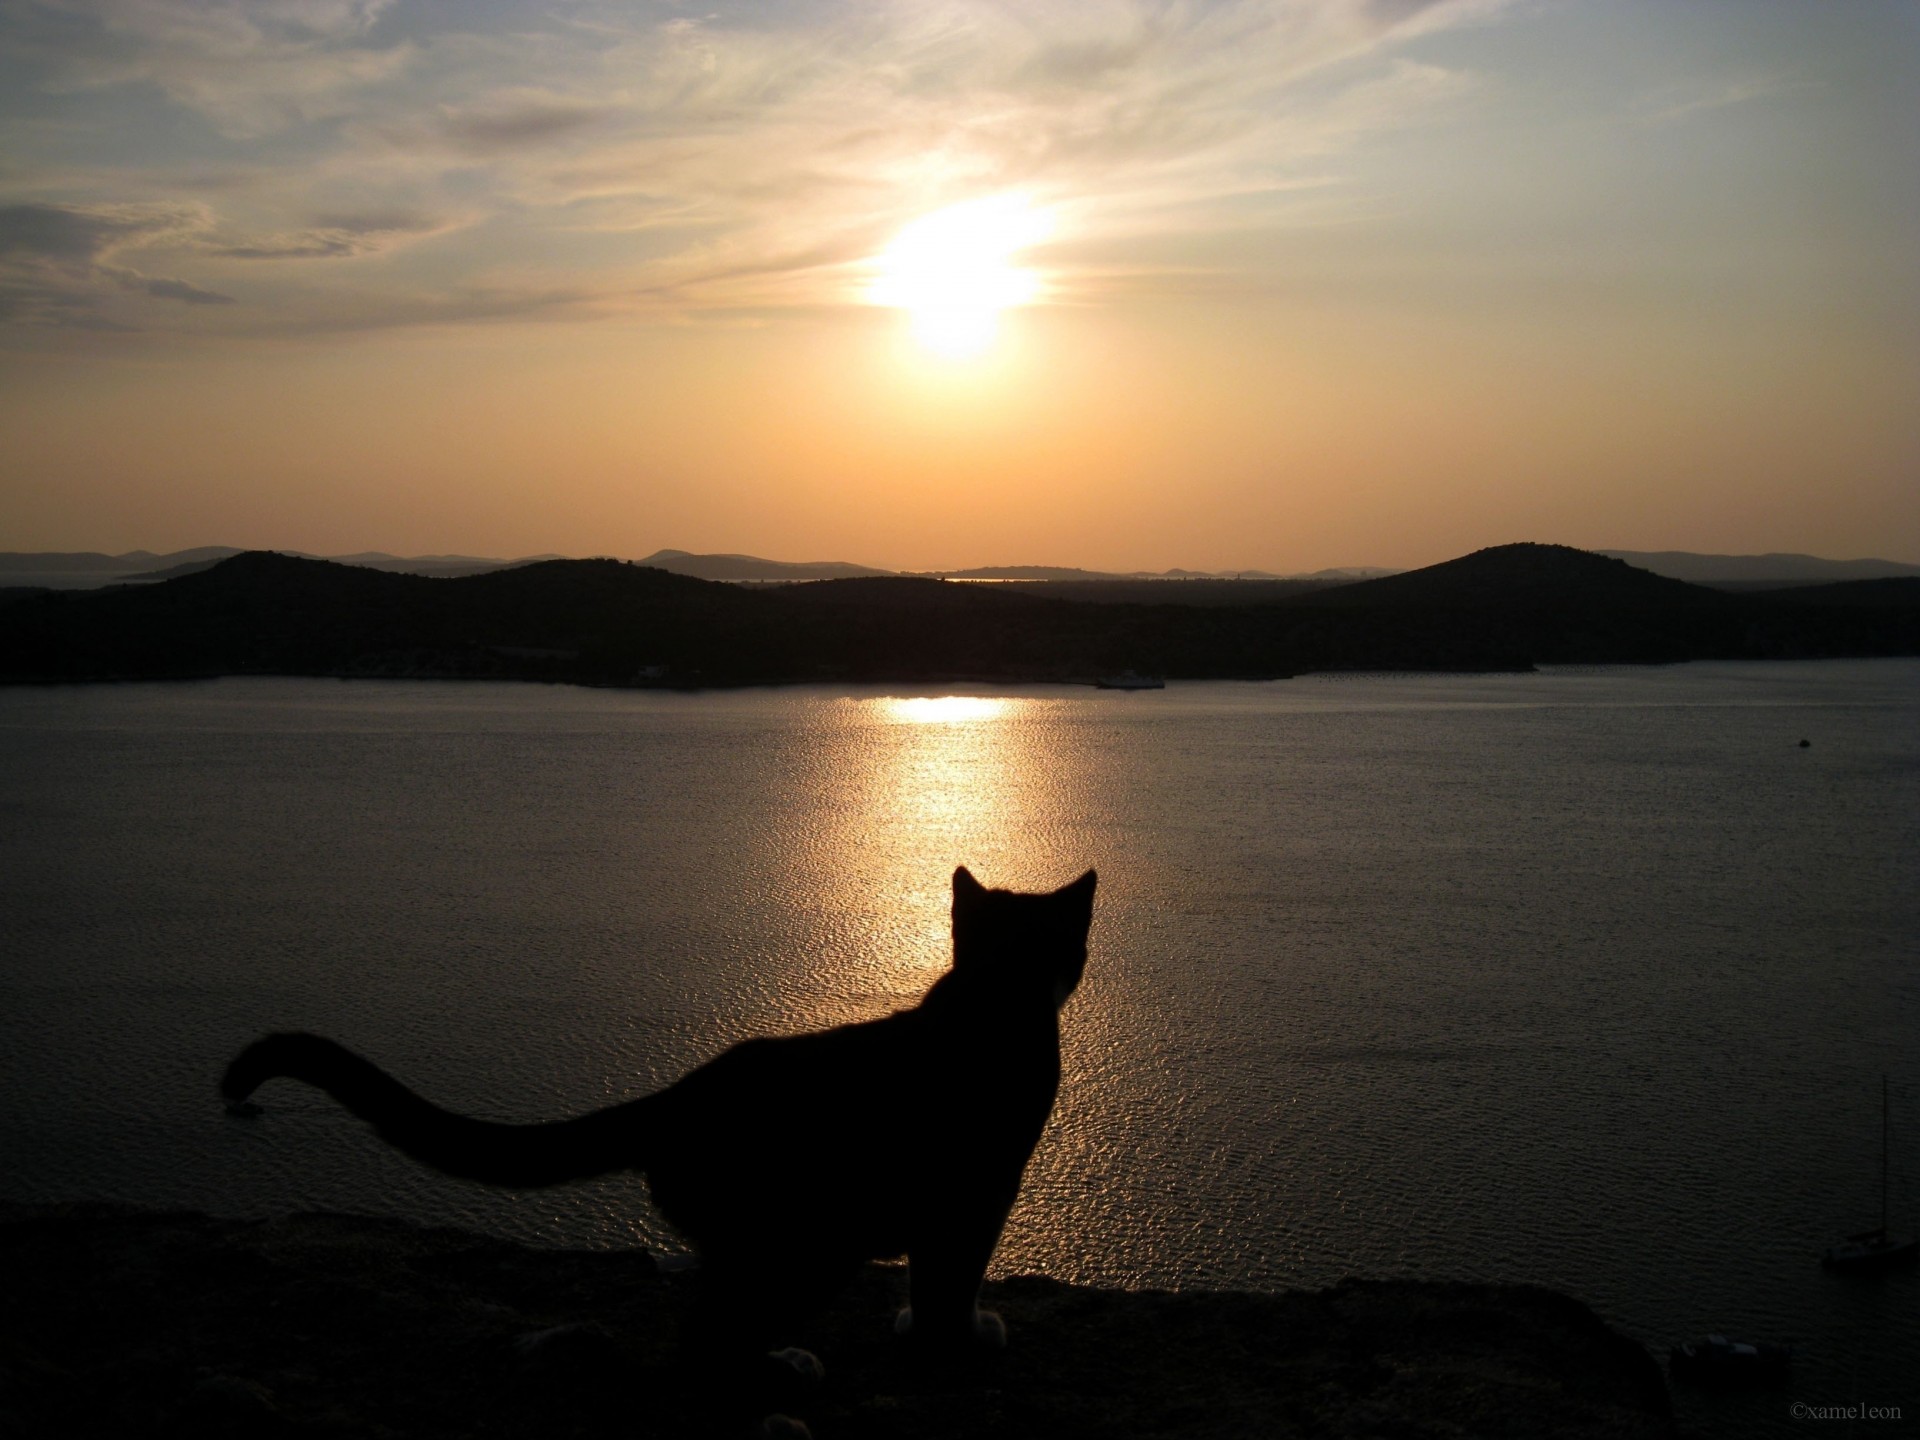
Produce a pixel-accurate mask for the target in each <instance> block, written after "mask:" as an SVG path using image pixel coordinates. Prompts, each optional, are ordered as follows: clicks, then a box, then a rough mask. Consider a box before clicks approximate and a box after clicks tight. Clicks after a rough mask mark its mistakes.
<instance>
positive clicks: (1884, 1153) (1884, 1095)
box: [1880, 1071, 1887, 1239]
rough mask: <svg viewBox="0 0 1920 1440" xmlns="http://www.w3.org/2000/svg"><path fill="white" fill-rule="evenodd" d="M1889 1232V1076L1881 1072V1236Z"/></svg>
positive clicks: (1883, 1237)
mask: <svg viewBox="0 0 1920 1440" xmlns="http://www.w3.org/2000/svg"><path fill="white" fill-rule="evenodd" d="M1886 1234H1887V1076H1886V1072H1885V1071H1882V1072H1881V1074H1880V1236H1881V1238H1882V1239H1885V1238H1886Z"/></svg>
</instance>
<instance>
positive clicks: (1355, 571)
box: [0, 545, 1920, 603]
mask: <svg viewBox="0 0 1920 1440" xmlns="http://www.w3.org/2000/svg"><path fill="white" fill-rule="evenodd" d="M241 553H243V552H242V551H241V549H239V548H238V547H235V546H229V545H202V546H199V547H197V548H194V549H191V550H176V551H173V552H171V553H168V554H156V553H155V552H153V551H151V550H130V551H127V552H126V553H125V554H122V555H108V554H104V553H101V552H98V551H68V552H38V551H0V587H5V586H16V587H17V586H33V585H45V586H50V587H52V588H56V589H87V588H91V587H93V586H97V585H103V584H115V583H146V582H151V581H156V580H171V579H176V578H178V577H179V576H181V575H187V574H191V573H193V571H195V570H204V569H206V568H208V567H209V566H211V565H215V564H217V563H219V562H220V561H222V560H226V559H230V558H231V557H233V556H235V555H239V554H241ZM278 553H282V554H287V555H293V556H297V557H298V558H300V559H305V560H332V561H336V562H337V563H339V564H342V565H359V566H362V567H365V568H368V569H374V570H391V571H395V572H397V573H400V574H409V575H428V576H435V577H440V578H455V577H459V576H464V575H479V574H485V573H486V572H488V571H491V570H502V569H507V568H510V567H512V566H516V565H531V564H535V563H538V562H539V561H542V560H559V559H565V558H568V557H565V556H560V555H552V554H545V555H525V556H520V557H517V558H515V559H499V558H497V557H490V556H480V555H391V554H388V553H387V552H386V551H384V550H366V551H361V552H359V553H356V554H352V555H313V554H310V553H308V552H306V551H301V550H288V551H282V552H278ZM1588 553H1592V554H1595V555H1602V556H1605V557H1607V558H1609V559H1615V560H1621V561H1624V562H1626V563H1627V564H1629V565H1631V566H1634V567H1635V568H1636V569H1640V570H1645V571H1649V572H1651V573H1652V574H1655V575H1663V576H1666V577H1667V578H1669V579H1674V580H1684V581H1687V582H1689V583H1692V584H1702V585H1714V586H1726V587H1729V588H1743V587H1746V588H1754V589H1765V588H1773V587H1779V588H1785V587H1786V586H1790V585H1807V584H1818V583H1823V582H1830V581H1840V580H1872V579H1885V578H1893V577H1898V576H1908V575H1920V565H1909V564H1906V563H1904V562H1901V561H1897V560H1827V559H1822V558H1821V557H1819V556H1816V555H1800V554H1769V555H1706V554H1697V553H1694V552H1692V551H1687V550H1655V551H1638V550H1596V551H1592V552H1588ZM632 563H634V564H638V565H646V566H651V567H653V568H655V569H660V570H667V571H670V572H672V573H673V574H676V575H689V576H693V577H695V578H696V579H701V580H730V581H767V582H774V581H781V582H793V581H800V580H841V579H854V578H857V577H861V576H873V575H910V576H925V577H928V578H934V579H946V580H991V581H996V582H1000V583H1003V584H1028V585H1034V584H1046V583H1060V584H1083V585H1088V586H1093V585H1114V584H1126V583H1138V582H1147V581H1172V580H1178V581H1215V582H1226V583H1234V582H1238V583H1242V584H1248V583H1252V582H1264V581H1279V582H1286V583H1288V584H1295V583H1299V582H1312V583H1313V584H1316V585H1323V586H1324V585H1332V584H1345V583H1347V582H1350V581H1361V580H1373V579H1381V578H1385V577H1387V576H1392V575H1398V574H1402V573H1406V572H1403V571H1399V570H1395V569H1393V568H1391V567H1387V566H1369V565H1351V566H1335V567H1332V568H1328V569H1323V570H1315V571H1311V572H1307V573H1301V574H1279V573H1276V572H1273V571H1269V570H1229V571H1209V570H1188V569H1182V568H1178V567H1176V568H1174V569H1169V570H1128V571H1115V570H1086V569H1082V568H1079V567H1077V566H1071V565H976V566H972V567H969V568H965V569H954V570H919V571H916V570H888V569H886V568H884V567H882V566H877V565H859V564H855V563H854V562H852V561H848V560H803V561H793V560H769V559H766V558H764V557H762V556H759V555H741V554H731V553H712V554H698V553H695V552H693V551H688V550H670V549H669V550H656V551H654V553H653V554H651V555H648V556H646V557H644V558H643V559H639V560H636V561H634V562H632ZM1428 568H1432V567H1428ZM1083 594H1084V595H1085V596H1086V597H1087V598H1092V595H1093V592H1092V591H1087V592H1083ZM1128 598H1133V597H1128ZM1196 598H1197V597H1187V598H1186V600H1185V602H1184V603H1195V600H1196ZM1242 598H1247V597H1242ZM1254 598H1255V603H1258V602H1259V601H1263V600H1265V599H1268V598H1272V597H1271V596H1266V595H1263V596H1258V597H1254ZM1201 603H1210V602H1201Z"/></svg>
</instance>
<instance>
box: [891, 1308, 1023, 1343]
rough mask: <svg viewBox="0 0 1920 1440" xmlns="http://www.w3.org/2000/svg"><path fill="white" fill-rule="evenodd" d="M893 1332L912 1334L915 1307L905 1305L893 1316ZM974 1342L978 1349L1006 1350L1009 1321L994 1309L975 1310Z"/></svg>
mask: <svg viewBox="0 0 1920 1440" xmlns="http://www.w3.org/2000/svg"><path fill="white" fill-rule="evenodd" d="M893 1333H894V1334H896V1335H912V1334H913V1333H914V1330H913V1307H912V1306H911V1305H903V1306H902V1307H901V1308H900V1313H899V1314H897V1315H895V1316H894V1317H893ZM973 1344H974V1348H975V1349H978V1350H1004V1349H1006V1348H1007V1322H1006V1321H1004V1320H1002V1319H1001V1318H1000V1316H999V1314H998V1312H996V1311H993V1310H975V1311H974V1312H973Z"/></svg>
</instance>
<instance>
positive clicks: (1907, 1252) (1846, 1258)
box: [1820, 1075, 1920, 1272]
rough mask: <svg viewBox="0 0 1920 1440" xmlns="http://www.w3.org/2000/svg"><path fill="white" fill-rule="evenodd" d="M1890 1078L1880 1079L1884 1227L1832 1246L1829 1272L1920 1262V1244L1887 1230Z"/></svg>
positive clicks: (1824, 1259)
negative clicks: (1888, 1092)
mask: <svg viewBox="0 0 1920 1440" xmlns="http://www.w3.org/2000/svg"><path fill="white" fill-rule="evenodd" d="M1887 1154H1888V1149H1887V1077H1886V1076H1884V1075H1882V1076H1881V1077H1880V1225H1879V1228H1877V1229H1874V1230H1862V1231H1860V1232H1859V1233H1858V1234H1856V1235H1849V1236H1848V1237H1847V1238H1846V1239H1844V1240H1842V1241H1840V1242H1839V1244H1837V1245H1829V1246H1828V1247H1827V1253H1826V1254H1825V1255H1823V1256H1821V1257H1820V1263H1821V1264H1822V1265H1825V1266H1826V1267H1827V1268H1828V1269H1829V1270H1852V1271H1856V1272H1860V1271H1872V1270H1891V1269H1893V1268H1894V1267H1895V1266H1897V1265H1911V1264H1912V1263H1913V1262H1914V1261H1915V1260H1920V1241H1916V1240H1915V1239H1914V1237H1913V1236H1911V1235H1896V1234H1894V1233H1893V1232H1892V1231H1891V1230H1889V1229H1888V1228H1887Z"/></svg>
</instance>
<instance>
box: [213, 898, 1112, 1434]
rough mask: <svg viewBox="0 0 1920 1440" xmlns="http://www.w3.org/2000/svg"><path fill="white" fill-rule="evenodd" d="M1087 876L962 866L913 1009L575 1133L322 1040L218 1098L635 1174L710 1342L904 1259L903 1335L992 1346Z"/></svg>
mask: <svg viewBox="0 0 1920 1440" xmlns="http://www.w3.org/2000/svg"><path fill="white" fill-rule="evenodd" d="M1095 883H1096V876H1095V875H1094V872H1093V871H1091V870H1089V871H1088V872H1087V873H1086V874H1085V875H1082V876H1081V877H1080V878H1079V879H1078V880H1076V881H1074V882H1073V883H1072V884H1070V885H1066V886H1063V887H1062V888H1060V889H1058V890H1055V891H1053V892H1052V893H1050V894H1045V895H1020V894H1015V893H1012V892H1010V891H1006V890H988V889H986V888H984V887H983V886H982V885H981V884H980V882H979V881H977V880H975V879H974V878H973V876H972V875H971V874H969V873H968V872H967V870H966V869H965V868H964V867H963V868H961V869H959V870H956V871H954V875H953V968H952V969H951V970H949V971H948V972H947V973H946V974H945V975H943V976H941V977H940V979H939V980H938V981H937V982H935V984H934V985H933V987H932V988H931V989H930V990H928V991H927V993H926V995H925V997H924V998H922V1000H921V1001H920V1003H919V1004H918V1005H916V1006H915V1007H913V1008H912V1009H911V1010H901V1011H898V1012H896V1013H895V1014H893V1015H889V1016H887V1017H886V1018H885V1019H883V1020H871V1021H868V1022H866V1023H864V1024H858V1025H842V1026H839V1027H837V1028H835V1029H832V1030H825V1031H820V1032H818V1033H815V1034H810V1035H792V1036H786V1037H782V1038H778V1039H761V1040H748V1041H746V1042H744V1043H742V1044H739V1045H736V1046H734V1047H733V1048H732V1049H730V1050H728V1051H726V1052H725V1053H723V1054H721V1055H720V1056H718V1057H717V1058H715V1059H713V1060H711V1061H709V1062H708V1063H707V1064H705V1065H702V1066H701V1067H699V1068H698V1069H697V1070H694V1071H692V1072H690V1073H689V1074H687V1075H686V1076H684V1077H683V1078H681V1079H680V1080H679V1081H677V1082H676V1083H675V1084H673V1085H670V1086H668V1087H667V1088H666V1089H665V1090H661V1091H659V1092H658V1093H656V1094H653V1095H649V1096H646V1097H645V1098H643V1099H639V1100H633V1101H630V1102H628V1103H626V1104H624V1105H615V1106H611V1107H609V1108H608V1109H605V1110H598V1111H595V1112H594V1113H592V1114H589V1115H583V1116H581V1117H579V1118H578V1119H573V1120H561V1121H556V1122H554V1123H551V1124H544V1125H503V1124H496V1123H493V1122H490V1121H484V1120H471V1119H467V1118H466V1117H464V1116H460V1115H455V1114H453V1113H451V1112H450V1111H446V1110H442V1109H440V1108H439V1107H438V1106H436V1105H433V1104H430V1103H428V1102H427V1101H425V1100H423V1099H421V1098H420V1097H419V1096H418V1095H415V1094H414V1093H413V1092H412V1091H411V1090H409V1089H407V1088H406V1087H405V1086H404V1085H402V1084H401V1083H400V1082H399V1081H397V1080H395V1079H393V1078H392V1077H391V1076H389V1075H388V1074H387V1073H386V1072H385V1071H383V1070H381V1069H379V1068H378V1067H377V1066H375V1065H373V1064H371V1063H369V1062H368V1061H366V1060H363V1059H361V1058H360V1057H359V1056H357V1055H355V1054H353V1053H352V1052H350V1051H348V1050H346V1049H344V1048H342V1047H341V1046H339V1045H336V1044H335V1043H334V1042H333V1041H331V1040H324V1039H322V1038H320V1037H319V1036H317V1035H300V1034H288V1035H270V1036H267V1037H266V1038H265V1039H263V1040H259V1041H256V1042H255V1043H254V1044H252V1045H250V1046H248V1047H247V1048H246V1049H245V1050H244V1051H242V1052H241V1053H240V1055H239V1056H238V1057H237V1058H235V1060H234V1061H233V1063H232V1064H231V1065H230V1066H229V1067H228V1068H227V1073H226V1075H225V1077H224V1078H223V1079H222V1080H221V1082H220V1091H221V1094H222V1095H224V1096H225V1097H226V1099H227V1102H228V1104H229V1105H230V1106H236V1107H237V1106H241V1105H242V1102H244V1101H245V1100H246V1098H247V1097H248V1096H249V1095H251V1094H252V1093H253V1091H254V1090H255V1089H256V1088H257V1087H258V1086H260V1085H261V1084H262V1083H263V1082H265V1081H267V1080H269V1079H272V1078H273V1077H274V1076H278V1075H286V1076H291V1077H293V1078H295V1079H298V1080H304V1081H306V1082H307V1083H308V1084H310V1085H317V1086H319V1087H320V1088H321V1089H323V1090H325V1091H326V1092H327V1093H328V1094H330V1095H332V1096H333V1097H334V1098H335V1099H336V1100H338V1101H339V1102H340V1103H341V1104H343V1105H345V1106H346V1107H347V1108H348V1109H349V1110H351V1111H352V1112H353V1113H354V1114H356V1115H358V1116H360V1118H361V1119H363V1120H366V1121H368V1122H369V1123H370V1124H372V1125H373V1127H374V1128H375V1130H377V1131H378V1132H379V1134H380V1135H381V1137H382V1138H384V1139H385V1140H387V1141H388V1142H389V1143H391V1144H393V1145H395V1146H397V1147H399V1148H400V1149H401V1150H403V1151H405V1152H406V1153H407V1154H409V1155H411V1156H413V1157H414V1158H415V1159H416V1160H419V1161H422V1162H423V1163H425V1164H427V1165H430V1166H432V1167H433V1168H434V1169H436V1170H441V1171H445V1172H446V1173H447V1174H449V1175H459V1176H465V1177H467V1178H470V1179H475V1180H486V1181H491V1182H493V1183H495V1184H500V1185H513V1186H533V1185H552V1184H557V1183H559V1182H561V1181H564V1180H574V1179H580V1178H582V1177H585V1176H590V1175H601V1174H605V1173H607V1172H609V1171H613V1170H641V1171H645V1172H646V1175H647V1178H648V1183H649V1185H650V1187H651V1189H652V1192H653V1198H654V1202H655V1204H657V1205H658V1206H659V1209H660V1213H661V1214H662V1215H664V1216H665V1217H666V1218H667V1220H668V1221H669V1222H671V1223H672V1224H673V1225H674V1227H675V1228H677V1229H678V1230H679V1231H680V1232H681V1233H682V1234H684V1235H685V1236H686V1237H687V1239H688V1240H690V1241H691V1242H692V1243H693V1244H694V1245H695V1246H696V1247H697V1248H698V1249H699V1251H700V1253H701V1257H702V1260H703V1267H704V1269H705V1271H706V1272H707V1277H706V1285H707V1310H706V1319H705V1320H704V1322H703V1332H704V1334H705V1336H706V1340H707V1343H709V1344H710V1345H712V1346H714V1347H716V1349H732V1350H733V1351H734V1352H735V1353H741V1354H744V1353H746V1348H745V1347H747V1346H749V1345H751V1346H753V1347H756V1348H757V1349H758V1350H765V1349H766V1348H767V1347H768V1346H770V1345H773V1344H776V1343H780V1342H782V1341H786V1340H790V1339H792V1338H793V1337H792V1334H791V1331H790V1329H789V1328H788V1327H790V1326H792V1325H793V1324H795V1323H797V1322H798V1321H799V1320H800V1319H801V1318H803V1316H804V1314H805V1313H806V1312H807V1311H809V1310H811V1309H812V1308H814V1307H815V1306H816V1305H817V1304H818V1303H819V1302H820V1301H821V1300H823V1299H824V1298H825V1297H826V1295H827V1293H828V1292H830V1291H831V1290H832V1289H833V1288H834V1287H835V1286H836V1285H837V1284H838V1283H840V1282H841V1281H843V1280H844V1279H846V1278H848V1277H849V1276H850V1275H851V1274H852V1272H853V1271H854V1270H855V1269H856V1268H857V1267H858V1266H860V1265H861V1264H862V1263H864V1262H865V1261H867V1260H870V1259H878V1258H883V1257H891V1256H898V1255H906V1256H907V1257H908V1259H909V1261H910V1265H911V1269H910V1272H909V1287H910V1296H911V1305H910V1308H909V1309H908V1310H906V1311H904V1312H902V1314H901V1317H900V1322H901V1324H900V1328H901V1329H903V1330H909V1331H910V1332H911V1334H912V1335H913V1337H914V1339H915V1340H916V1341H917V1342H920V1343H922V1344H925V1345H929V1346H932V1347H935V1348H941V1349H944V1348H948V1347H952V1348H956V1349H958V1348H965V1347H967V1346H970V1345H971V1344H973V1343H975V1342H976V1341H979V1342H984V1343H988V1344H1003V1343H1004V1342H1005V1329H1004V1327H1003V1326H1002V1325H1001V1324H1000V1321H999V1317H998V1316H995V1315H992V1314H990V1313H987V1312H982V1311H978V1310H976V1308H975V1300H976V1297H977V1296H978V1294H979V1289H980V1281H981V1277H982V1276H983V1275H984V1273H985V1271H986V1268H987V1261H988V1259H989V1258H990V1257H991V1256H992V1254H993V1249H994V1246H995V1244H996V1243H998V1241H999V1238H1000V1229H1001V1226H1002V1225H1003V1224H1004V1223H1005V1221H1006V1218H1007V1212H1008V1211H1009V1210H1010V1209H1011V1208H1012V1206H1013V1202H1014V1198H1015V1196H1016V1195H1017V1194H1018V1193H1019V1189H1020V1178H1021V1174H1022V1172H1023V1171H1024V1170H1025V1168H1026V1164H1027V1159H1028V1157H1029V1156H1030V1155H1031V1154H1032V1153H1033V1147H1034V1145H1035V1143H1036V1142H1037V1141H1038V1140H1039V1138H1040V1132H1041V1130H1042V1128H1043V1127H1044V1126H1045V1125H1046V1122H1047V1115H1048V1113H1049V1111H1050V1110H1051V1109H1052V1107H1053V1098H1054V1092H1055V1090H1056V1089H1057V1088H1058V1085H1059V1080H1060V1039H1059V1022H1058V1011H1059V1007H1060V1006H1061V1005H1063V1004H1065V1003H1066V999H1067V997H1068V996H1069V995H1071V994H1072V993H1073V989H1074V987H1075V986H1076V985H1078V984H1079V982H1080V973H1081V970H1082V968H1083V967H1084V966H1085V964H1086V956H1087V931H1088V927H1089V925H1090V924H1091V922H1092V918H1093V891H1094V885H1095ZM810 1358H811V1357H805V1359H806V1360H810ZM793 1433H804V1432H803V1431H799V1430H796V1431H795V1432H793Z"/></svg>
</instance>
